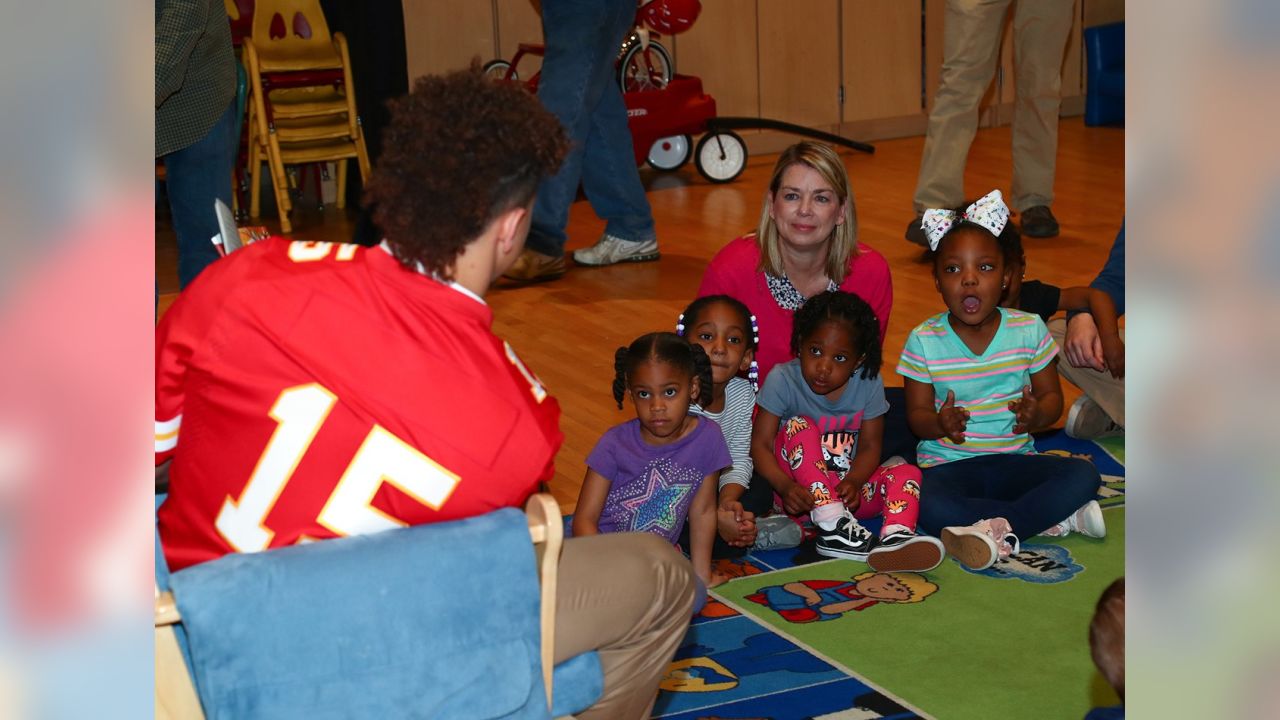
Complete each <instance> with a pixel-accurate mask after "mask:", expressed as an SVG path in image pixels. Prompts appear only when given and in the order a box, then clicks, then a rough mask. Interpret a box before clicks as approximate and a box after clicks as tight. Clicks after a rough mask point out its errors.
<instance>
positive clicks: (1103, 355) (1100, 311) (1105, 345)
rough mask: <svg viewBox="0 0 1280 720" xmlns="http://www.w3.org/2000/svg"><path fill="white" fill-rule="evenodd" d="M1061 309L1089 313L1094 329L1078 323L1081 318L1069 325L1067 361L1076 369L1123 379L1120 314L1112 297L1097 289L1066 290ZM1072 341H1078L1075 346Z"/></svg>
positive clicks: (1079, 288) (1122, 344) (1066, 349)
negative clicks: (1084, 368) (1090, 370)
mask: <svg viewBox="0 0 1280 720" xmlns="http://www.w3.org/2000/svg"><path fill="white" fill-rule="evenodd" d="M1058 309H1060V310H1080V311H1087V312H1088V313H1089V315H1091V316H1092V319H1093V325H1094V327H1089V326H1088V324H1087V323H1085V322H1083V321H1076V318H1078V317H1080V316H1078V315H1077V316H1076V317H1073V318H1071V321H1069V322H1068V325H1067V343H1066V344H1067V345H1068V347H1067V348H1063V351H1064V352H1065V353H1066V354H1067V361H1068V362H1070V363H1071V364H1072V365H1075V366H1076V367H1084V366H1086V365H1087V366H1089V367H1092V368H1094V369H1095V370H1099V371H1103V370H1105V371H1109V372H1110V373H1111V375H1112V376H1114V377H1116V378H1122V377H1124V341H1122V340H1121V339H1120V323H1119V320H1118V313H1117V312H1116V304H1115V301H1113V300H1112V299H1111V296H1110V295H1108V294H1106V293H1105V292H1103V291H1101V290H1098V289H1096V288H1090V287H1070V288H1063V290H1062V293H1061V294H1060V296H1059V300H1058ZM1073 325H1074V330H1075V332H1074V333H1073V332H1072V330H1073ZM1073 340H1075V341H1076V342H1075V344H1074V346H1073V344H1072V341H1073ZM1073 350H1074V352H1073ZM1086 351H1087V352H1086Z"/></svg>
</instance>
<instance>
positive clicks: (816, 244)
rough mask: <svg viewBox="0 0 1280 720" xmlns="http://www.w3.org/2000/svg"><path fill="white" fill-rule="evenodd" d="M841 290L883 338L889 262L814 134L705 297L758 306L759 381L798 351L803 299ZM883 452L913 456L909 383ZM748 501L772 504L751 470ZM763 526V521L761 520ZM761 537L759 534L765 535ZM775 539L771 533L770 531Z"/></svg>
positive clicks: (897, 396) (783, 167)
mask: <svg viewBox="0 0 1280 720" xmlns="http://www.w3.org/2000/svg"><path fill="white" fill-rule="evenodd" d="M827 290H843V291H845V292H850V293H853V294H855V295H857V296H858V297H860V298H862V299H863V300H865V301H866V302H867V304H868V305H870V306H871V309H872V311H873V312H874V313H875V315H876V319H877V320H878V321H879V322H880V342H881V343H883V342H884V337H885V329H886V328H887V327H888V325H889V311H890V309H891V308H892V307H893V281H892V280H891V279H890V276H889V264H888V263H887V262H885V259H884V256H882V255H881V254H880V253H878V252H876V251H875V249H874V248H871V247H868V246H867V245H863V244H861V243H859V242H858V214H857V211H856V210H855V208H854V203H853V191H852V190H851V189H850V188H849V176H848V175H847V174H846V173H845V169H844V162H843V161H841V159H840V156H839V155H837V154H836V152H835V150H833V149H831V148H830V147H829V146H827V145H823V144H821V143H815V142H809V141H804V142H799V143H796V144H795V145H792V146H791V147H789V148H787V149H786V150H784V151H783V152H782V154H781V155H780V156H779V157H778V162H777V164H775V165H774V166H773V177H772V178H771V179H770V180H769V192H768V194H767V195H766V196H765V204H764V209H763V210H762V211H761V213H760V226H759V228H758V229H757V230H756V232H755V233H752V234H750V235H746V236H743V237H740V238H738V239H736V240H733V241H731V242H730V243H729V244H728V245H725V246H724V247H723V248H722V249H721V250H720V252H718V253H716V256H715V257H714V258H712V259H711V264H710V265H708V266H707V270H706V272H705V273H704V274H703V276H702V285H701V287H699V288H698V297H703V296H705V295H721V294H723V295H729V296H732V297H735V298H737V299H738V300H740V301H742V302H743V304H745V305H746V306H747V307H748V308H750V309H751V312H753V313H755V315H756V318H757V320H758V324H759V336H760V342H759V345H758V346H757V349H756V362H757V363H758V364H759V366H760V384H761V385H764V381H765V378H766V377H767V376H768V374H769V371H770V370H772V369H773V367H774V366H775V365H779V364H781V363H785V362H787V361H789V360H791V359H792V358H793V357H794V356H793V355H792V354H791V331H792V320H793V318H794V316H795V311H796V309H798V308H799V307H800V306H801V305H803V304H804V302H805V300H806V299H808V298H811V297H813V296H814V295H818V294H820V293H823V292H826V291H827ZM885 398H886V399H887V400H888V401H889V412H888V413H886V414H885V425H884V440H883V443H882V445H881V453H882V459H885V458H890V457H893V456H895V455H896V456H899V457H901V458H903V459H905V460H906V461H907V462H909V463H914V462H915V448H916V438H915V436H914V435H912V434H911V429H910V427H908V425H907V421H906V398H905V396H904V395H903V392H902V388H900V387H893V388H885ZM741 502H742V506H743V508H744V509H745V510H746V511H748V512H750V513H752V514H753V515H755V516H762V515H764V514H767V513H768V512H769V509H770V507H771V505H772V504H773V491H772V490H771V489H770V486H769V483H768V482H767V481H766V480H765V479H764V478H763V477H762V476H760V475H758V474H755V473H753V474H752V476H751V482H750V484H749V485H748V486H747V490H746V493H745V494H744V495H743V496H742V497H741ZM760 532H761V533H764V532H765V531H764V529H763V527H761V529H760ZM761 541H762V539H761V537H760V535H757V544H759V543H760V542H761ZM765 542H767V540H765Z"/></svg>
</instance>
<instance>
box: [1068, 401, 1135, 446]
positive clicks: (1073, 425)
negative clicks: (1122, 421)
mask: <svg viewBox="0 0 1280 720" xmlns="http://www.w3.org/2000/svg"><path fill="white" fill-rule="evenodd" d="M1062 429H1063V430H1064V431H1066V433H1067V436H1068V437H1073V438H1076V439H1077V440H1093V439H1095V438H1105V437H1115V436H1117V435H1124V427H1123V426H1121V425H1119V424H1117V423H1116V421H1115V420H1112V419H1111V416H1110V415H1107V412H1106V411H1105V410H1103V409H1102V406H1101V405H1099V404H1098V403H1096V402H1094V401H1093V398H1091V397H1089V396H1088V395H1081V396H1080V397H1078V398H1076V401H1075V402H1073V403H1071V409H1070V410H1068V411H1067V421H1066V422H1065V423H1063V425H1062Z"/></svg>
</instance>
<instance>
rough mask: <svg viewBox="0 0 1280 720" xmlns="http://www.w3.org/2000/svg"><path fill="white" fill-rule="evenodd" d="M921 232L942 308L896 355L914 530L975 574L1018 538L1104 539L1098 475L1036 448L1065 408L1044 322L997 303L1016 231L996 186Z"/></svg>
mask: <svg viewBox="0 0 1280 720" xmlns="http://www.w3.org/2000/svg"><path fill="white" fill-rule="evenodd" d="M924 228H925V235H926V238H927V239H928V241H929V245H930V249H931V250H932V251H933V253H934V257H933V275H934V284H935V285H936V286H937V288H938V291H939V293H941V295H942V300H943V302H944V303H945V304H946V307H947V310H946V311H944V312H941V313H939V314H937V315H935V316H933V317H931V318H929V319H928V320H926V321H925V322H923V323H921V324H920V325H919V326H917V327H916V328H915V329H914V330H912V331H911V334H910V336H908V338H907V344H906V347H905V348H904V349H903V351H902V356H901V358H900V360H899V362H898V373H899V374H900V375H902V376H903V378H904V380H905V384H906V395H907V420H908V422H909V423H910V425H911V430H912V431H913V432H914V433H915V434H916V436H917V437H920V438H922V440H921V441H920V444H919V447H918V458H919V463H920V468H921V471H922V473H923V480H922V483H921V484H922V492H923V493H925V496H926V497H928V498H929V501H928V502H927V503H925V504H924V505H923V507H922V509H921V513H920V526H921V527H922V528H923V529H924V530H925V531H926V532H929V533H931V534H940V535H941V537H942V542H943V544H944V545H945V546H946V548H947V552H948V553H950V554H951V555H953V556H955V557H956V559H957V560H959V561H960V562H961V563H962V564H963V565H965V566H966V567H969V568H971V569H974V570H981V569H984V568H987V567H990V566H991V565H993V564H994V563H995V562H997V561H998V560H1003V559H1006V558H1008V557H1009V556H1010V555H1012V554H1013V553H1015V552H1017V550H1018V535H1017V533H1021V534H1022V536H1023V537H1027V536H1031V535H1036V534H1040V533H1045V534H1052V535H1064V534H1066V533H1068V532H1079V533H1081V534H1084V535H1087V536H1092V537H1103V536H1104V535H1105V534H1106V525H1105V524H1104V522H1103V517H1102V511H1101V509H1100V508H1099V507H1098V503H1097V501H1096V500H1095V499H1094V498H1095V496H1096V494H1097V491H1098V487H1099V485H1101V482H1102V478H1101V476H1100V475H1099V474H1098V470H1097V468H1095V467H1094V466H1093V464H1092V463H1089V462H1087V461H1085V460H1081V459H1079V458H1070V457H1059V456H1055V455H1040V454H1037V453H1036V450H1035V443H1034V442H1033V440H1032V438H1031V435H1030V434H1029V433H1030V431H1032V430H1035V429H1038V428H1043V427H1047V426H1048V425H1050V424H1051V423H1053V422H1054V421H1055V420H1057V419H1058V417H1059V416H1060V415H1061V414H1062V387H1061V385H1060V384H1059V382H1058V373H1057V370H1056V369H1055V367H1054V359H1055V356H1056V355H1057V354H1058V349H1057V347H1056V346H1055V345H1054V342H1053V339H1052V338H1051V337H1050V336H1049V332H1048V329H1047V328H1046V327H1045V324H1044V321H1043V320H1041V319H1040V318H1039V317H1036V316H1035V315H1031V314H1029V313H1024V312H1020V311H1017V310H1010V309H1007V308H1003V307H1001V306H1000V301H1001V296H1002V294H1003V292H1004V291H1005V290H1007V289H1008V285H1009V282H1010V274H1011V269H1010V268H1009V266H1008V265H1007V264H1006V263H1005V256H1004V252H1003V250H1002V243H1001V241H1000V238H1001V237H1002V236H1004V235H1005V234H1008V233H1016V232H1017V230H1016V229H1014V227H1013V226H1012V224H1011V223H1009V208H1008V207H1006V206H1005V204H1004V200H1003V199H1002V198H1001V196H1000V191H999V190H994V191H992V192H991V193H989V194H988V195H986V196H985V197H983V198H981V199H980V200H978V201H976V202H974V203H973V204H972V205H969V206H968V207H965V208H959V209H956V210H929V211H928V212H926V213H925V216H924Z"/></svg>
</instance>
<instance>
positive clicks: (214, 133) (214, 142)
mask: <svg viewBox="0 0 1280 720" xmlns="http://www.w3.org/2000/svg"><path fill="white" fill-rule="evenodd" d="M235 111H236V103H235V99H234V98H233V99H232V101H231V104H230V105H229V106H228V107H227V109H226V111H224V112H223V113H222V115H221V116H219V118H218V120H217V122H215V123H214V125H213V127H212V128H211V129H210V130H209V132H207V133H205V135H204V137H202V138H200V139H199V140H197V141H196V142H195V143H193V144H191V145H189V146H187V147H185V148H183V149H181V150H175V151H173V152H171V153H169V154H168V155H165V156H164V165H165V189H166V190H167V192H168V195H169V210H170V212H171V214H172V216H173V230H174V233H175V234H176V235H177V236H178V286H179V288H185V287H186V286H187V285H189V284H190V283H191V281H192V280H195V279H196V276H197V275H199V274H200V271H201V270H204V269H205V267H206V266H208V265H209V263H211V262H213V261H214V260H217V259H218V253H217V251H216V250H215V249H214V247H213V243H212V242H210V241H211V240H212V239H213V236H214V235H217V234H218V218H217V216H216V215H214V212H213V201H214V200H215V199H220V200H222V202H224V203H226V204H227V207H230V206H231V170H232V168H233V166H234V165H235V161H236V137H235Z"/></svg>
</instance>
